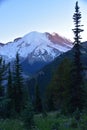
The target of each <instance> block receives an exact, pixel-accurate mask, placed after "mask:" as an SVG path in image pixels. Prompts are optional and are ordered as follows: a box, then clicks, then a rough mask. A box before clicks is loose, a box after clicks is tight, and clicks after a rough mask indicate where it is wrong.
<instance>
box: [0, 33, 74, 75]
mask: <svg viewBox="0 0 87 130" xmlns="http://www.w3.org/2000/svg"><path fill="white" fill-rule="evenodd" d="M71 48H72V43H71V41H70V40H68V39H66V38H64V37H61V36H59V35H58V34H57V33H53V34H50V33H40V32H31V33H29V34H27V35H25V36H24V37H21V38H16V39H15V40H14V41H13V42H9V43H7V44H5V45H3V46H2V45H1V46H0V55H1V56H3V57H4V59H5V60H6V61H7V62H8V61H12V60H14V59H15V55H16V53H17V52H18V53H19V55H20V57H21V63H22V66H23V68H24V71H26V72H27V71H28V70H29V71H30V73H34V72H36V71H38V70H39V69H41V68H42V67H43V66H44V65H46V64H48V63H49V62H51V61H53V60H54V59H55V58H56V57H57V56H59V55H60V54H62V53H64V52H66V51H68V50H70V49H71ZM25 66H26V68H27V69H26V68H25ZM32 70H33V71H32Z"/></svg>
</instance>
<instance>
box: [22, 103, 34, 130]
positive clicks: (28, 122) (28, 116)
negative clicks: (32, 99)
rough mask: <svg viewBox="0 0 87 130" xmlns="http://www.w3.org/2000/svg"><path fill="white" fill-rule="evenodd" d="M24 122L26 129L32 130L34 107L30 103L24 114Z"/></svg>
mask: <svg viewBox="0 0 87 130" xmlns="http://www.w3.org/2000/svg"><path fill="white" fill-rule="evenodd" d="M22 121H23V122H24V126H25V128H26V129H32V127H33V126H34V112H33V108H32V105H31V104H30V103H28V104H27V105H26V106H25V109H24V110H23V112H22Z"/></svg>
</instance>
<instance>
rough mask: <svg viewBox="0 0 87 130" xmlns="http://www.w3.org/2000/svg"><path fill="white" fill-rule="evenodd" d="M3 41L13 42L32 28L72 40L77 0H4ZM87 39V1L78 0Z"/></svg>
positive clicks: (0, 33)
mask: <svg viewBox="0 0 87 130" xmlns="http://www.w3.org/2000/svg"><path fill="white" fill-rule="evenodd" d="M1 1H2V2H1V3H0V42H8V41H12V40H13V39H15V38H17V37H22V36H23V35H25V34H27V33H29V32H31V31H39V32H57V33H59V34H60V35H62V36H65V37H67V38H69V39H71V40H72V39H73V33H72V28H74V24H73V19H72V16H73V13H74V11H75V9H74V7H75V2H76V0H1ZM78 1H79V6H80V11H81V13H82V20H81V23H82V24H84V33H83V34H82V38H83V41H84V40H87V36H86V34H87V2H86V1H87V0H78Z"/></svg>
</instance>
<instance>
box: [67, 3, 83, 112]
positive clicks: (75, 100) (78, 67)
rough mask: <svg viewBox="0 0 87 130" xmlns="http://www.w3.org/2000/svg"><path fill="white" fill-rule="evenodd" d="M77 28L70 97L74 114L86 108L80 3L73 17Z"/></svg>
mask: <svg viewBox="0 0 87 130" xmlns="http://www.w3.org/2000/svg"><path fill="white" fill-rule="evenodd" d="M73 19H74V24H75V28H74V29H73V32H74V35H75V37H74V39H75V41H74V45H75V46H74V60H73V67H72V71H71V73H72V85H71V97H70V105H71V106H70V108H69V111H71V112H74V111H76V109H77V108H78V109H79V110H82V109H83V107H84V93H85V92H84V85H83V75H82V73H83V66H82V63H81V55H82V54H81V42H80V39H81V36H80V33H81V32H82V31H83V30H82V29H81V28H80V27H81V26H82V25H80V19H81V12H80V11H79V6H78V2H76V6H75V13H74V15H73Z"/></svg>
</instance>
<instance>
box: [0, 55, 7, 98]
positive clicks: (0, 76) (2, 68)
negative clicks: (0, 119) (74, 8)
mask: <svg viewBox="0 0 87 130" xmlns="http://www.w3.org/2000/svg"><path fill="white" fill-rule="evenodd" d="M6 70H7V66H6V65H5V61H3V59H2V57H0V97H2V96H4V86H3V81H4V80H6Z"/></svg>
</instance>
